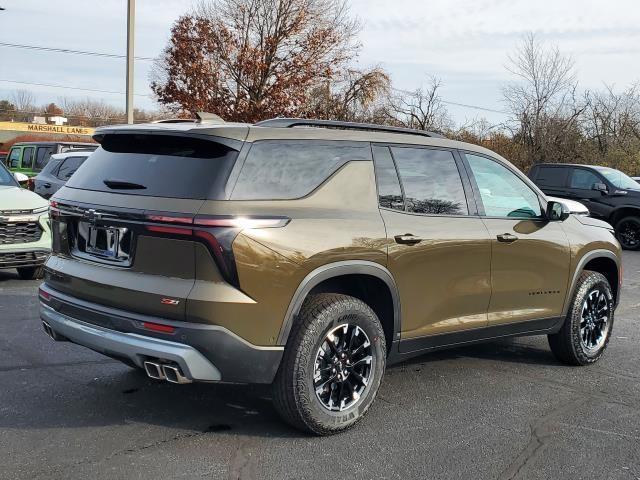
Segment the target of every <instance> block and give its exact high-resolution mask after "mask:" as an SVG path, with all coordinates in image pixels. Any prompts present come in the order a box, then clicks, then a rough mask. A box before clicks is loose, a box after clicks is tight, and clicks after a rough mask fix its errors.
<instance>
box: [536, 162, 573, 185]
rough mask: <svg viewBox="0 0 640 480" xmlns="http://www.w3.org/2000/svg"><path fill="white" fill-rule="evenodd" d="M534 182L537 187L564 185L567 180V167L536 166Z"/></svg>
mask: <svg viewBox="0 0 640 480" xmlns="http://www.w3.org/2000/svg"><path fill="white" fill-rule="evenodd" d="M538 168H539V169H538V175H537V176H536V179H535V182H536V185H538V186H539V187H564V185H565V183H566V181H567V173H568V171H569V169H568V168H567V167H543V166H540V167H538Z"/></svg>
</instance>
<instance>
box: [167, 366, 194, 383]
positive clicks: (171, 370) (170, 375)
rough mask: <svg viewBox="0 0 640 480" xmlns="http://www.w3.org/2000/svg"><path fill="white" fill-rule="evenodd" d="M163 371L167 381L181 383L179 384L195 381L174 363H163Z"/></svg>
mask: <svg viewBox="0 0 640 480" xmlns="http://www.w3.org/2000/svg"><path fill="white" fill-rule="evenodd" d="M162 373H163V374H164V376H165V378H166V379H167V382H171V383H179V384H185V383H191V382H193V380H191V379H189V378H187V377H185V376H184V375H183V374H182V372H181V371H180V368H178V367H174V366H173V365H162Z"/></svg>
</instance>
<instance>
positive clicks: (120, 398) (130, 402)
mask: <svg viewBox="0 0 640 480" xmlns="http://www.w3.org/2000/svg"><path fill="white" fill-rule="evenodd" d="M542 347H543V345H542V343H540V342H536V343H535V344H521V343H516V342H514V341H513V340H501V341H496V342H492V343H488V344H480V345H474V346H468V347H464V348H462V347H461V348H456V349H454V350H447V351H442V352H436V353H431V354H426V355H422V356H420V357H417V358H414V359H411V360H409V361H406V362H403V363H400V364H398V365H394V366H391V367H389V369H388V370H389V373H391V374H392V375H393V376H394V377H395V378H396V379H397V381H400V382H402V381H403V380H402V370H404V369H408V368H416V367H417V366H418V365H420V368H430V367H433V368H437V367H436V364H437V363H438V362H442V361H455V360H456V359H458V358H462V357H464V358H469V357H471V358H480V359H485V360H492V361H495V362H515V363H526V364H537V365H541V364H542V365H559V364H558V362H557V361H556V360H555V358H554V357H553V355H552V354H551V352H550V351H548V350H545V349H544V348H542ZM31 373H32V374H33V375H34V376H36V377H40V376H43V377H45V378H46V377H48V378H49V382H46V383H47V384H48V385H47V386H45V387H43V388H44V389H46V391H47V394H45V395H42V394H35V395H31V394H30V395H28V396H27V395H24V394H23V393H21V392H15V393H16V394H17V395H18V396H19V397H20V398H19V402H16V403H19V404H17V405H14V406H13V407H11V408H10V410H16V411H15V412H14V414H8V415H2V416H0V427H9V428H17V429H24V428H27V429H48V428H60V427H63V428H86V427H101V426H118V425H125V424H135V423H140V424H144V425H157V426H161V427H166V428H170V429H178V430H181V431H182V430H184V431H185V432H184V433H182V432H181V433H180V434H179V435H186V436H196V435H201V434H214V435H219V434H223V435H224V434H227V433H228V434H231V435H251V436H265V437H298V438H300V437H305V434H304V433H301V432H298V431H297V430H295V429H293V428H291V427H289V426H288V425H286V424H285V423H284V422H283V421H282V420H281V419H280V417H279V416H278V414H277V412H276V411H275V408H274V406H273V404H272V402H271V393H270V387H269V386H268V385H254V386H248V385H231V384H189V385H175V384H170V383H167V382H159V381H155V380H151V379H149V378H147V377H146V376H145V374H144V372H142V371H138V370H132V369H129V368H127V367H125V366H123V365H120V363H119V362H111V361H109V360H107V359H105V362H104V363H102V362H99V363H96V362H94V363H93V364H92V365H86V364H71V365H69V366H65V367H64V369H62V368H61V367H55V366H52V367H46V366H45V367H43V368H41V369H37V370H31V371H30V372H29V373H28V375H29V374H31ZM469 374H470V375H473V369H470V371H469ZM97 375H99V376H97ZM52 378H55V381H54V382H53V383H52V382H51V381H50V380H51V379H52ZM37 380H38V379H37V378H33V379H32V380H29V381H37ZM406 381H407V382H413V381H415V378H411V376H408V377H407V379H406ZM425 381H428V380H427V379H425ZM24 393H26V392H24ZM382 393H383V392H382ZM22 412H25V413H24V414H22ZM26 412H29V414H28V415H27V414H26ZM33 412H38V413H37V414H36V415H33Z"/></svg>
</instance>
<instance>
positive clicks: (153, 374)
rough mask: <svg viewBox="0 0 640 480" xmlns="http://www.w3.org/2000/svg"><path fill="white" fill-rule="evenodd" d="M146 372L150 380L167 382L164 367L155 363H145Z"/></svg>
mask: <svg viewBox="0 0 640 480" xmlns="http://www.w3.org/2000/svg"><path fill="white" fill-rule="evenodd" d="M144 370H145V371H146V372H147V376H148V377H149V378H153V379H154V380H166V379H167V377H166V376H165V374H164V373H163V371H162V366H161V365H160V364H159V363H155V362H148V361H147V362H144Z"/></svg>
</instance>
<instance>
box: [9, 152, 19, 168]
mask: <svg viewBox="0 0 640 480" xmlns="http://www.w3.org/2000/svg"><path fill="white" fill-rule="evenodd" d="M20 151H21V149H20V148H14V149H12V150H11V153H10V154H9V161H8V162H7V165H9V168H18V166H19V165H20Z"/></svg>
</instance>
